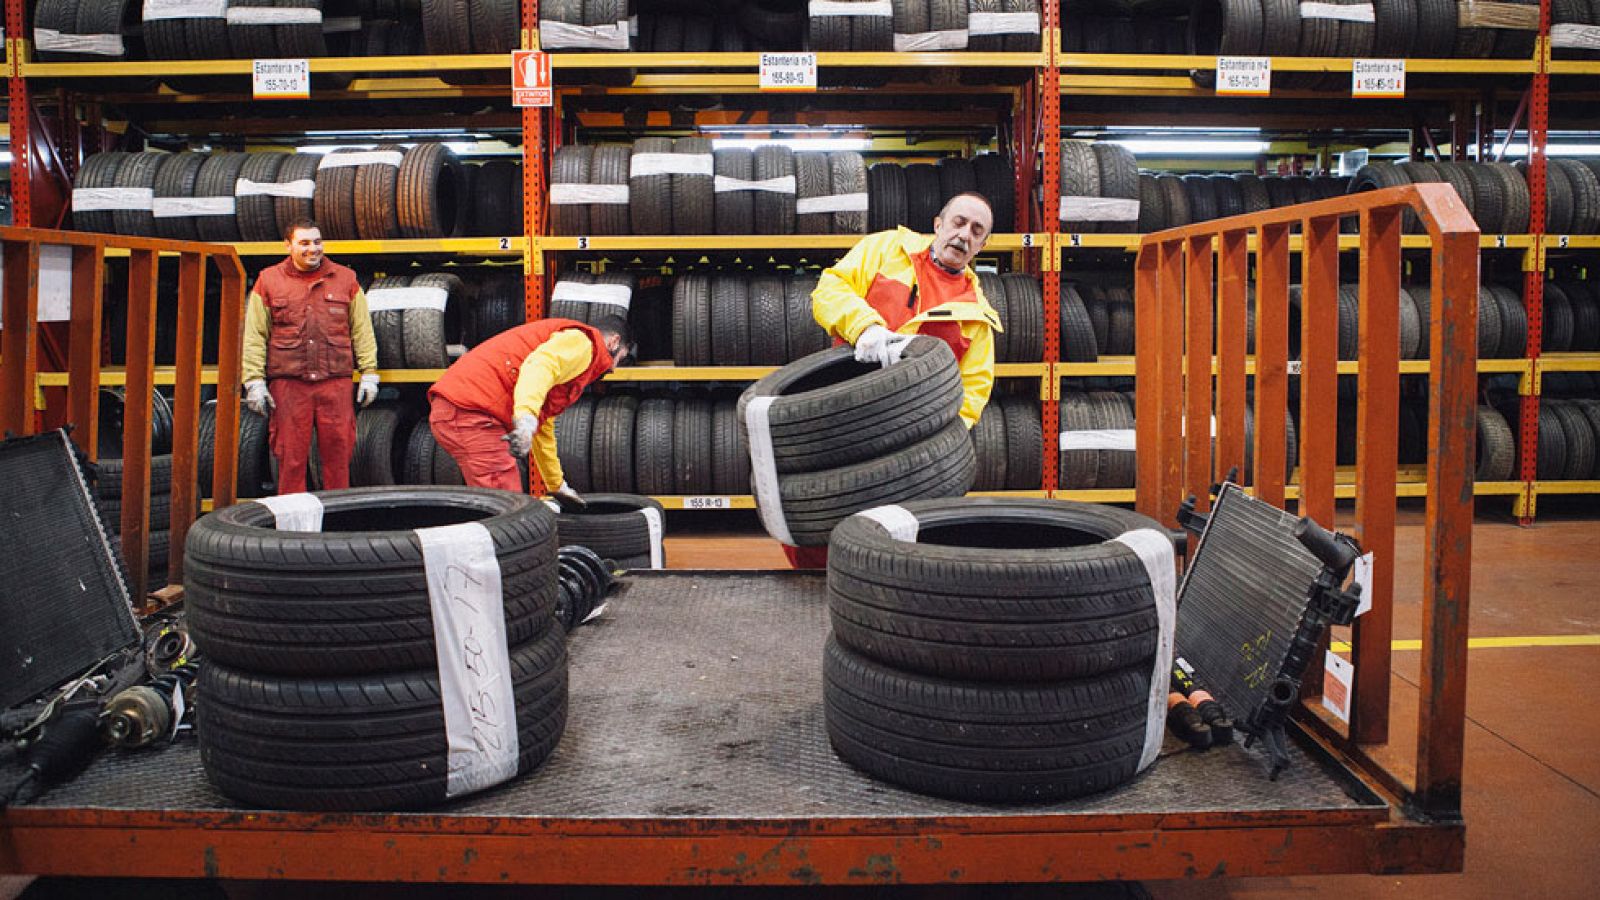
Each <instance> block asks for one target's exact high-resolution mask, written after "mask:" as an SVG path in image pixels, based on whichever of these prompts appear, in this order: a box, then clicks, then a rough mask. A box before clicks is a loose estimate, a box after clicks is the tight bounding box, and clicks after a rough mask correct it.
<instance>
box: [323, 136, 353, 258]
mask: <svg viewBox="0 0 1600 900" xmlns="http://www.w3.org/2000/svg"><path fill="white" fill-rule="evenodd" d="M350 152H354V151H349V150H335V151H333V153H330V154H328V155H327V156H325V157H323V159H324V160H327V159H329V158H331V157H333V156H335V155H338V154H342V153H350ZM358 168H359V167H358V166H333V167H332V168H329V167H327V166H319V167H318V168H317V170H316V171H317V174H316V179H317V193H316V196H315V197H314V198H313V201H314V205H315V210H316V219H317V224H318V225H320V226H321V227H322V236H323V237H324V238H326V239H327V240H330V241H353V240H355V239H357V238H359V237H360V236H361V232H360V228H359V226H358V225H357V224H356V170H357V169H358Z"/></svg>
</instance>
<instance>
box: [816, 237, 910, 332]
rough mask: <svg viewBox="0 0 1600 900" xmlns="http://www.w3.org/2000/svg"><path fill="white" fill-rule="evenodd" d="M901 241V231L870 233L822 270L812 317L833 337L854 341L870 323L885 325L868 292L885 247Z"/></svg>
mask: <svg viewBox="0 0 1600 900" xmlns="http://www.w3.org/2000/svg"><path fill="white" fill-rule="evenodd" d="M896 240H899V232H895V231H889V232H884V233H881V234H873V235H868V236H867V237H864V238H862V239H861V240H860V241H858V242H856V245H855V246H854V247H851V248H850V252H849V253H846V254H845V255H844V258H842V259H840V260H839V261H838V262H836V263H834V264H833V265H831V266H829V267H828V268H826V269H824V270H822V276H821V277H820V278H818V279H817V287H816V290H814V291H812V292H811V317H812V318H814V319H816V320H817V324H818V325H821V326H822V330H823V331H826V332H827V333H828V336H829V337H834V338H840V339H842V340H846V341H849V342H850V343H852V344H854V343H855V342H856V338H858V337H860V336H861V332H863V331H866V330H867V326H869V325H885V326H887V325H888V323H887V322H885V321H884V320H883V316H880V315H878V312H877V310H874V309H873V308H872V307H870V306H868V305H867V300H866V297H867V291H869V290H871V289H872V279H873V278H874V277H875V276H876V275H877V274H878V270H879V269H880V268H881V265H882V259H883V253H884V248H885V247H889V246H893V241H896Z"/></svg>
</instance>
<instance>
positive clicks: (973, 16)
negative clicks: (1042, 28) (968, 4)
mask: <svg viewBox="0 0 1600 900" xmlns="http://www.w3.org/2000/svg"><path fill="white" fill-rule="evenodd" d="M1038 33H1039V14H1038V13H1036V12H1009V13H1000V12H975V13H968V14H967V34H969V35H986V34H1038Z"/></svg>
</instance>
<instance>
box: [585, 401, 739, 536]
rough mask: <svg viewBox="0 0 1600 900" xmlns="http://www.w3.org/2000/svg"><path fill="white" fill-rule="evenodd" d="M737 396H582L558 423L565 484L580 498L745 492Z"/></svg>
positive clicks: (707, 494)
mask: <svg viewBox="0 0 1600 900" xmlns="http://www.w3.org/2000/svg"><path fill="white" fill-rule="evenodd" d="M737 399H738V398H737V397H736V396H735V395H733V394H732V393H731V392H722V391H718V392H712V393H702V392H691V391H676V392H673V393H672V394H670V395H668V394H665V393H656V392H647V393H645V394H643V395H642V396H641V395H639V394H635V393H626V392H620V391H619V392H615V393H609V394H607V395H605V396H604V397H592V396H591V397H584V398H582V399H580V400H579V401H578V402H577V403H575V404H573V405H572V406H571V407H569V408H568V409H567V410H566V411H565V412H563V413H562V414H561V415H560V416H558V417H557V418H556V449H557V451H558V453H559V454H560V456H561V464H562V467H563V469H564V474H565V475H566V478H567V483H568V484H570V485H572V487H573V489H574V490H577V491H579V492H580V493H583V494H586V495H587V494H588V493H590V492H592V491H593V492H599V493H601V494H604V495H608V496H609V495H623V494H643V495H673V494H677V495H685V496H724V497H725V496H739V495H745V494H749V493H750V455H749V451H748V449H747V447H746V445H745V443H744V440H743V437H742V435H741V433H740V431H739V427H738V422H737V415H738V413H737V410H736V406H735V405H736V403H737ZM628 555H630V556H631V555H632V554H628Z"/></svg>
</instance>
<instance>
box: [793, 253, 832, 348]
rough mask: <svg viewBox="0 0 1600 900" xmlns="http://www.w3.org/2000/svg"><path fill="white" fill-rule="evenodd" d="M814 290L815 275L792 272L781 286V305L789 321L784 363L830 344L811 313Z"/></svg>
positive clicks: (815, 287)
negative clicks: (786, 352)
mask: <svg viewBox="0 0 1600 900" xmlns="http://www.w3.org/2000/svg"><path fill="white" fill-rule="evenodd" d="M816 289H817V275H816V274H815V273H809V274H808V273H804V272H791V273H790V275H789V278H788V279H787V280H786V281H785V283H784V286H783V306H784V312H785V316H786V318H787V320H788V322H787V327H786V329H785V334H784V337H785V338H786V339H787V340H788V355H787V356H785V357H784V362H786V363H790V362H794V361H795V360H797V359H800V358H801V357H805V356H809V355H811V354H813V353H818V352H821V351H823V350H826V349H828V347H829V345H830V344H831V343H832V341H831V339H830V338H829V337H828V333H827V332H826V331H823V330H822V326H821V325H818V324H817V320H816V317H814V316H813V315H812V314H811V294H812V292H813V291H815V290H816Z"/></svg>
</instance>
